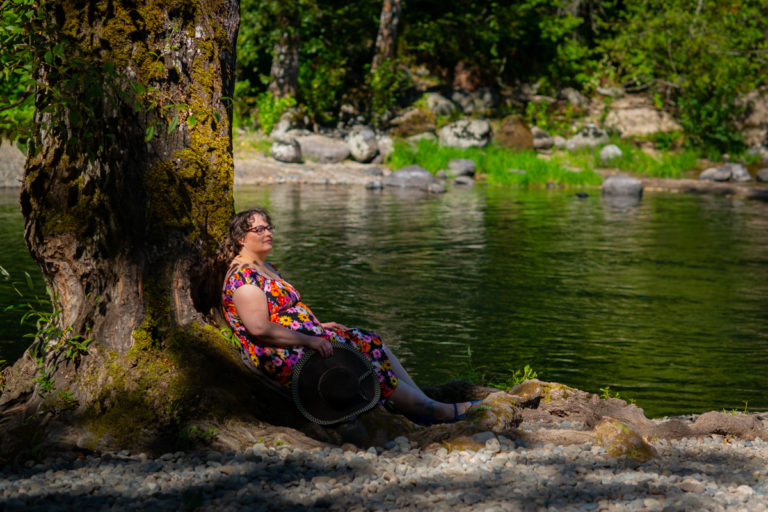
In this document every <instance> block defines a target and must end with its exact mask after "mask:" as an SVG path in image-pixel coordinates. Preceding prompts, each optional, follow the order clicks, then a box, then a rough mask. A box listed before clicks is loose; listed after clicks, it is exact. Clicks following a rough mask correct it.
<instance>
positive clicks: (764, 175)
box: [755, 169, 768, 183]
mask: <svg viewBox="0 0 768 512" xmlns="http://www.w3.org/2000/svg"><path fill="white" fill-rule="evenodd" d="M755 178H756V179H757V181H759V182H760V183H768V169H760V170H759V171H757V173H755Z"/></svg>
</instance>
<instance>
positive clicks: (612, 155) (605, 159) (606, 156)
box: [599, 144, 624, 165]
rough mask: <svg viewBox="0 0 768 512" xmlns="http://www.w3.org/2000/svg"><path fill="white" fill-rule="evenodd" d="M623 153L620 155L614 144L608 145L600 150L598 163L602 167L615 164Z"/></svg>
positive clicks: (617, 147)
mask: <svg viewBox="0 0 768 512" xmlns="http://www.w3.org/2000/svg"><path fill="white" fill-rule="evenodd" d="M623 154H624V153H622V151H621V149H620V148H619V146H617V145H616V144H608V145H607V146H603V148H602V149H601V150H600V155H599V156H600V162H601V163H602V164H603V165H609V164H612V163H613V162H615V161H616V160H619V159H620V158H621V157H622V156H623Z"/></svg>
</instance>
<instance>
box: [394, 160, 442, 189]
mask: <svg viewBox="0 0 768 512" xmlns="http://www.w3.org/2000/svg"><path fill="white" fill-rule="evenodd" d="M383 183H384V185H386V186H388V187H400V188H418V189H421V190H427V189H428V188H429V186H430V185H432V184H433V183H435V177H434V176H433V175H432V173H431V172H429V171H428V170H426V169H424V168H423V167H420V166H418V165H409V166H407V167H403V168H402V169H398V170H397V171H395V172H393V173H392V174H390V175H389V176H387V177H386V178H384V180H383Z"/></svg>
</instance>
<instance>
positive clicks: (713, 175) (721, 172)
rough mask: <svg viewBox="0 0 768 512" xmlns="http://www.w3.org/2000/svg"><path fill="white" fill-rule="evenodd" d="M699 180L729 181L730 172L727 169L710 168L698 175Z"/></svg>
mask: <svg viewBox="0 0 768 512" xmlns="http://www.w3.org/2000/svg"><path fill="white" fill-rule="evenodd" d="M699 179H700V180H708V181H728V180H729V179H731V170H730V169H729V168H727V167H710V168H709V169H704V170H703V171H701V174H699Z"/></svg>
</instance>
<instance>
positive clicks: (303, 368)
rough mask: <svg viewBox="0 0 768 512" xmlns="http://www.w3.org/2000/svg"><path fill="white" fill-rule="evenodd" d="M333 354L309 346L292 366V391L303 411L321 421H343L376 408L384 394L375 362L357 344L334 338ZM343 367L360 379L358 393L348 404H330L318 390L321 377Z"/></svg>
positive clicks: (319, 422)
mask: <svg viewBox="0 0 768 512" xmlns="http://www.w3.org/2000/svg"><path fill="white" fill-rule="evenodd" d="M331 345H332V346H333V355H332V356H330V357H328V358H325V359H324V358H323V357H322V356H321V355H320V354H319V353H318V352H317V351H316V350H313V349H307V350H306V351H305V353H304V355H303V356H302V358H301V359H300V360H299V361H298V362H297V363H296V366H294V368H293V377H292V383H291V395H292V397H293V401H294V403H295V404H296V407H297V408H298V409H299V411H300V412H301V414H302V415H303V416H304V417H305V418H307V419H308V420H309V421H311V422H313V423H317V424H318V425H333V424H334V423H342V422H344V421H349V420H352V419H354V418H355V417H357V416H359V415H360V414H362V413H364V412H366V411H369V410H371V409H373V408H374V407H375V406H376V404H377V403H378V402H379V399H380V397H381V388H380V387H379V379H378V376H377V374H376V371H375V370H374V368H373V365H372V364H371V362H370V361H369V360H368V358H367V357H365V356H364V355H363V354H362V353H361V352H360V351H359V350H357V349H356V348H355V347H354V346H351V345H347V344H344V343H338V342H335V341H332V342H331ZM337 367H344V368H346V369H348V370H349V371H351V372H352V373H353V374H354V375H355V376H356V378H357V379H359V385H360V389H359V393H357V394H356V396H355V398H354V399H351V400H350V401H349V403H345V404H331V403H329V402H327V401H326V400H324V399H323V397H322V396H321V394H320V393H319V391H318V377H319V376H320V374H321V373H322V371H324V370H328V369H331V368H337Z"/></svg>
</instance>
